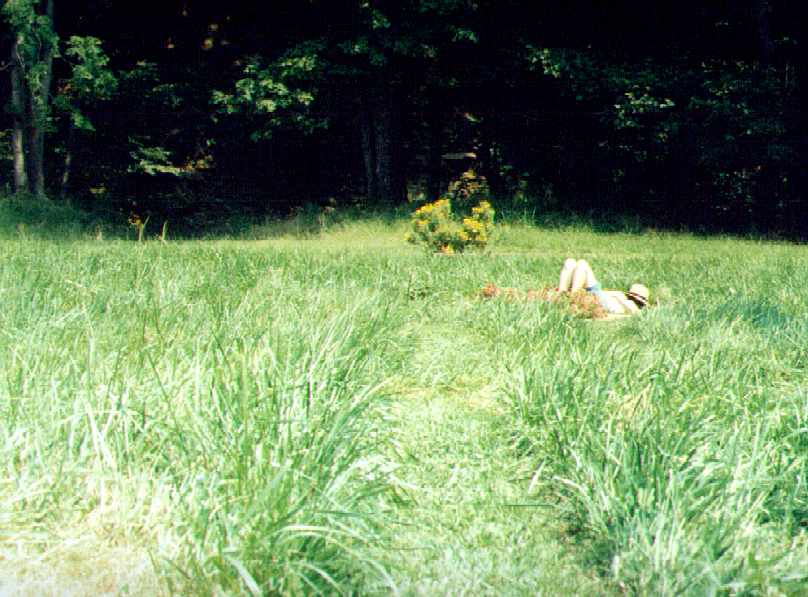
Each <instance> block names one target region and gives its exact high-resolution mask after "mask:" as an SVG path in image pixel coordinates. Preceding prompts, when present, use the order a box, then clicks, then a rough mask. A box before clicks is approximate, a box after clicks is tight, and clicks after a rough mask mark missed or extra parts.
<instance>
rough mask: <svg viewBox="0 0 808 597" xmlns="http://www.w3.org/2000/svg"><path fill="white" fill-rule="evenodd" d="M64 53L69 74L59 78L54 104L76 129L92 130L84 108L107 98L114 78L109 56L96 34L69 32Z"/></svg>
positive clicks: (115, 86)
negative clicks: (109, 65) (62, 78)
mask: <svg viewBox="0 0 808 597" xmlns="http://www.w3.org/2000/svg"><path fill="white" fill-rule="evenodd" d="M64 56H65V58H66V60H67V61H68V62H69V63H70V66H71V76H70V78H69V79H66V80H64V81H62V82H61V85H60V86H59V92H58V94H57V95H56V97H55V98H54V100H53V104H54V107H55V108H56V109H57V110H60V111H62V112H63V113H65V114H67V115H68V117H69V118H70V122H71V124H72V126H73V127H74V128H75V129H76V130H83V131H93V130H95V127H94V126H93V123H92V122H91V121H90V118H89V117H88V116H87V114H86V110H87V108H90V107H93V106H94V105H95V104H96V103H97V102H101V101H104V100H108V99H110V98H111V97H112V95H113V94H114V93H115V91H116V89H117V87H118V79H117V77H116V76H115V74H114V73H113V72H112V71H111V70H110V69H109V67H108V64H109V57H108V56H107V55H106V53H105V52H104V50H103V48H102V47H101V40H100V39H98V38H96V37H91V36H85V37H81V36H77V35H73V36H71V37H70V39H69V40H68V41H67V49H66V50H65V51H64Z"/></svg>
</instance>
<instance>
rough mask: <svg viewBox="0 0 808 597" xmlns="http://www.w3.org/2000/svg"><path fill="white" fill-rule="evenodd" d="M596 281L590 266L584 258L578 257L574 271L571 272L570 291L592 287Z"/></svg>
mask: <svg viewBox="0 0 808 597" xmlns="http://www.w3.org/2000/svg"><path fill="white" fill-rule="evenodd" d="M597 283H598V281H597V279H596V278H595V274H594V273H593V272H592V268H591V267H590V266H589V264H588V263H587V262H586V261H585V260H584V259H580V260H579V261H578V263H577V264H576V265H575V271H574V272H573V274H572V286H571V287H570V292H577V291H578V290H582V289H585V288H592V287H593V286H595V284H597Z"/></svg>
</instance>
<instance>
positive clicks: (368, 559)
mask: <svg viewBox="0 0 808 597" xmlns="http://www.w3.org/2000/svg"><path fill="white" fill-rule="evenodd" d="M36 217H39V216H36ZM34 219H36V218H34ZM303 223H304V222H303ZM303 223H301V222H299V223H298V224H300V226H299V229H295V228H294V227H291V228H283V226H292V225H291V224H289V223H287V224H284V225H283V226H281V225H278V226H277V227H273V225H272V224H267V226H265V227H258V228H255V229H253V230H251V231H250V232H249V233H245V235H244V237H243V238H240V239H238V240H211V241H204V242H202V241H194V242H190V241H185V242H180V241H172V240H169V242H168V243H160V242H157V241H154V240H150V241H148V242H146V243H142V244H139V243H136V242H134V241H124V240H118V241H110V240H96V237H95V236H94V235H93V234H92V231H89V230H88V231H84V232H82V231H80V230H79V231H78V232H77V231H76V230H75V229H73V228H71V227H69V226H68V227H67V228H64V229H61V231H62V232H63V233H64V236H62V237H60V236H59V234H51V233H47V234H46V233H45V232H46V229H45V228H42V229H41V230H40V229H38V228H37V230H38V232H37V234H32V233H31V228H30V227H28V228H27V229H26V227H25V226H23V227H22V228H19V227H18V226H16V225H13V224H12V223H8V222H7V223H6V225H4V226H5V227H4V228H3V229H2V230H3V232H2V236H3V238H5V239H6V240H2V241H0V250H2V252H3V260H2V262H0V300H2V305H3V309H2V311H0V359H2V362H3V367H2V371H1V372H0V375H1V377H0V417H2V420H3V422H4V425H3V426H2V427H0V463H2V464H0V467H2V468H1V469H0V470H2V475H1V476H0V500H2V502H3V503H4V504H5V505H6V508H5V509H4V510H3V512H2V513H0V593H3V591H6V592H9V591H12V592H20V593H22V594H30V595H39V594H63V593H64V592H67V593H68V594H70V593H73V594H94V593H98V594H100V593H105V592H106V593H126V592H128V593H129V594H142V595H153V594H155V593H159V592H162V593H165V594H170V593H186V594H209V593H211V592H214V591H217V590H218V591H220V592H224V593H227V594H242V593H243V594H250V593H256V592H264V593H270V594H271V593H292V594H295V593H312V592H322V593H333V592H337V591H342V592H346V593H349V592H359V593H368V592H370V593H390V592H393V591H396V590H398V591H400V592H402V593H404V594H427V593H431V594H458V593H462V592H466V593H469V594H471V593H473V594H536V593H540V592H544V593H546V594H588V593H591V592H593V591H599V592H603V593H608V592H612V591H614V592H620V591H629V592H635V593H639V594H675V593H689V594H709V593H714V592H726V593H731V592H737V593H744V592H747V593H750V594H754V593H764V592H767V591H770V592H774V591H780V592H783V593H792V594H799V593H801V592H803V590H805V589H806V588H808V581H806V578H805V575H804V571H805V570H806V569H808V546H806V541H805V536H804V528H805V525H806V522H805V521H806V520H807V519H806V516H808V514H806V513H808V489H806V484H805V483H806V481H805V479H806V471H808V466H806V465H808V460H807V459H808V456H806V454H808V453H806V450H805V448H806V445H807V444H806V439H805V438H806V432H805V429H806V421H808V385H806V382H805V378H806V375H805V368H806V366H808V352H806V348H805V347H806V346H808V324H806V323H805V318H804V313H805V312H806V311H808V293H806V292H805V290H804V289H805V288H806V287H808V265H806V263H808V262H807V261H805V255H804V252H805V249H804V248H802V247H799V246H791V245H787V244H783V243H764V242H760V241H751V240H739V239H732V238H706V239H703V238H697V237H694V236H689V235H675V234H669V233H665V234H662V233H658V232H653V231H646V232H644V233H641V234H639V233H638V234H629V233H620V234H614V233H612V234H607V233H596V232H593V231H592V230H589V229H587V228H586V227H584V226H565V227H555V228H547V229H540V228H536V227H534V226H531V225H528V224H526V223H519V222H517V221H514V222H512V223H508V224H506V225H503V226H502V227H501V228H500V229H499V231H498V233H497V237H495V239H494V244H493V245H492V247H491V248H490V250H488V251H487V252H485V253H482V254H476V253H470V254H466V255H461V256H454V257H446V256H433V255H428V254H426V253H424V252H423V251H422V250H420V249H418V248H417V247H413V246H411V245H407V244H406V243H405V242H404V240H403V237H404V233H405V232H406V222H405V221H398V222H392V223H391V222H388V221H386V220H384V219H383V218H379V219H374V218H368V219H366V220H363V221H360V222H356V223H351V222H347V221H336V222H322V223H321V224H317V226H314V227H311V226H308V225H307V226H308V227H306V226H303ZM309 224H311V222H309ZM304 228H305V230H304ZM70 230H72V231H73V232H70ZM71 235H72V236H71ZM570 256H574V257H584V258H587V259H588V260H589V261H590V262H591V263H592V265H593V267H594V268H595V270H596V272H597V273H598V274H599V276H600V277H601V279H602V281H603V282H604V285H606V286H608V287H618V288H619V287H627V286H628V285H629V284H631V283H633V282H635V281H639V282H643V283H645V284H647V285H648V286H649V287H650V288H651V290H652V299H653V298H654V297H656V298H658V299H659V304H658V305H657V306H656V307H654V308H653V309H651V310H648V311H647V312H645V313H643V314H642V315H640V316H638V317H636V318H634V319H630V320H627V321H621V322H608V323H598V322H591V321H586V320H580V319H575V318H573V317H570V316H569V315H568V314H566V313H564V312H563V311H561V310H560V309H558V308H556V307H553V306H551V305H547V304H543V303H535V302H534V303H520V302H518V301H504V300H487V301H486V300H481V299H480V297H479V290H480V288H481V287H482V286H484V285H485V284H486V283H487V282H492V283H495V284H497V285H499V286H512V287H517V288H522V289H528V288H540V287H544V286H551V285H553V284H555V282H556V277H557V274H558V269H559V267H560V265H561V262H562V261H563V259H564V258H566V257H570ZM604 580H605V581H606V582H605V583H604V582H603V581H604ZM60 590H62V591H63V593H59V591H60Z"/></svg>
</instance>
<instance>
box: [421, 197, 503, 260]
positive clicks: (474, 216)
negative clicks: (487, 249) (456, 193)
mask: <svg viewBox="0 0 808 597" xmlns="http://www.w3.org/2000/svg"><path fill="white" fill-rule="evenodd" d="M471 212H472V213H471V215H470V217H465V218H463V220H462V223H461V224H459V225H458V224H457V223H456V221H455V220H454V219H453V218H452V206H451V201H450V200H449V199H447V198H442V199H439V200H438V201H435V202H433V203H427V204H426V205H422V206H421V207H419V208H418V209H416V210H415V212H414V213H413V214H412V230H411V232H410V233H409V234H408V235H407V240H408V241H409V242H411V243H419V242H420V243H423V244H425V245H426V246H427V247H429V248H431V249H432V250H434V251H438V252H441V253H447V254H452V253H455V252H462V251H463V250H464V249H466V248H468V247H478V248H482V247H484V246H485V245H486V244H487V243H488V237H489V232H490V229H491V228H492V227H493V223H494V210H493V209H492V208H491V204H490V203H489V202H488V201H482V202H480V204H479V205H477V206H476V207H474V208H472V210H471Z"/></svg>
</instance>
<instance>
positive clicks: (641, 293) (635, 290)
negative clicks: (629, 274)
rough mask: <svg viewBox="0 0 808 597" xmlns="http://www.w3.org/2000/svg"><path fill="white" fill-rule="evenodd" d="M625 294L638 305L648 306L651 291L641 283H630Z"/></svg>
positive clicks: (641, 306)
mask: <svg viewBox="0 0 808 597" xmlns="http://www.w3.org/2000/svg"><path fill="white" fill-rule="evenodd" d="M626 296H627V297H628V298H630V299H631V300H632V301H634V302H635V303H636V304H637V306H638V307H640V308H643V307H647V306H648V299H649V298H650V296H651V293H650V292H649V291H648V288H646V287H645V286H643V285H642V284H632V285H631V288H629V289H628V292H626Z"/></svg>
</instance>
